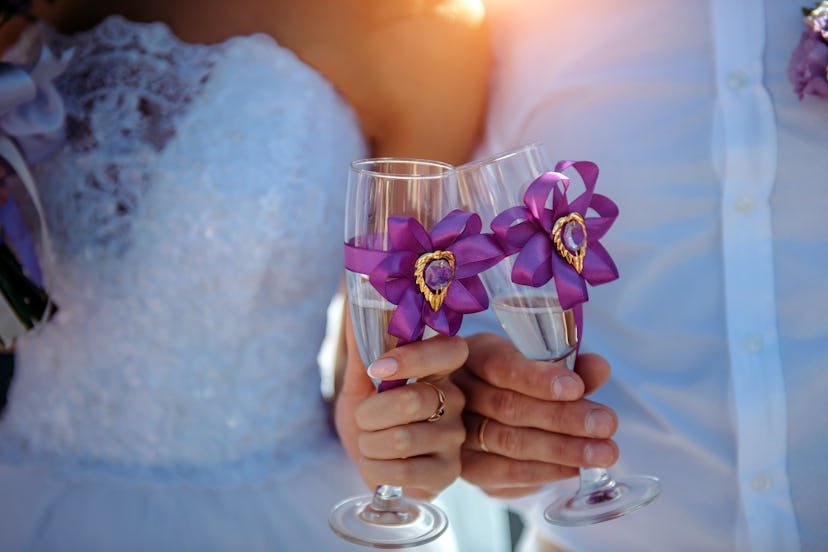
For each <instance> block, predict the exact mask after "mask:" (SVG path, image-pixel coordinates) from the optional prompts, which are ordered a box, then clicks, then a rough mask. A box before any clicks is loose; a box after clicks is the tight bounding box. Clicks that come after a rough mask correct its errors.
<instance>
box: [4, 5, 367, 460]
mask: <svg viewBox="0 0 828 552" xmlns="http://www.w3.org/2000/svg"><path fill="white" fill-rule="evenodd" d="M41 32H44V33H45V34H46V35H47V39H48V41H49V43H50V45H51V46H52V47H53V48H54V49H55V50H56V51H58V52H60V51H64V50H66V49H67V48H73V49H74V54H73V60H74V61H73V62H72V63H71V64H70V67H69V69H68V70H67V71H66V73H65V74H64V75H62V76H61V77H60V78H59V80H58V81H57V83H56V84H57V85H58V88H59V89H60V90H61V91H62V92H63V93H64V96H65V101H66V105H67V114H68V118H67V131H68V144H67V146H66V147H65V148H64V150H63V151H62V152H61V153H60V154H59V155H57V156H56V157H54V158H52V159H50V160H49V161H47V162H45V163H43V164H41V165H40V166H38V167H36V169H35V177H36V179H37V182H38V186H39V188H40V192H41V194H42V199H43V203H44V208H45V210H46V218H47V222H48V224H49V227H50V230H51V233H52V237H53V242H54V244H53V245H54V253H55V254H54V258H53V259H52V260H51V261H49V262H46V263H45V266H44V275H45V280H46V284H47V287H48V288H49V289H50V290H51V292H52V294H53V296H54V299H55V301H56V303H57V304H58V305H59V307H60V310H59V312H58V314H57V315H56V316H55V317H54V319H53V320H51V321H50V322H49V323H48V324H46V325H44V326H43V327H42V329H41V330H40V331H39V332H37V333H35V334H34V335H31V336H29V337H27V338H26V339H24V340H22V341H21V342H20V343H19V346H18V366H17V372H16V375H15V381H14V385H13V389H12V395H11V401H10V405H9V409H8V411H7V413H6V416H5V418H4V420H3V422H2V424H0V441H5V442H18V443H19V444H20V446H21V447H24V448H25V449H26V450H28V451H32V452H33V453H37V454H44V455H50V454H59V455H62V456H69V457H75V458H77V459H78V460H79V461H81V462H86V461H92V462H102V463H111V464H115V465H126V466H136V467H149V468H156V467H162V468H172V469H173V470H175V469H179V468H180V469H181V470H187V469H190V468H193V467H200V466H212V465H223V464H233V463H238V462H243V461H244V459H245V458H250V457H261V458H268V459H273V458H275V457H278V456H279V455H280V454H281V453H283V452H285V451H294V450H296V448H297V447H300V448H301V442H302V441H306V442H307V443H308V446H310V443H312V442H313V440H314V438H315V436H318V435H319V434H320V433H321V432H324V431H327V430H326V427H325V422H324V420H325V417H326V416H327V413H326V412H325V409H324V407H323V406H322V405H321V404H320V401H319V398H318V397H319V381H318V375H317V374H318V371H317V370H316V353H317V351H318V348H319V343H320V341H321V338H322V335H323V331H324V318H325V305H326V302H327V300H328V299H329V298H330V296H331V294H332V292H333V291H334V289H335V287H336V285H337V282H338V279H339V277H340V274H341V268H340V267H341V240H340V236H341V232H342V211H343V199H344V198H343V196H344V180H345V176H346V169H347V163H348V162H349V161H350V160H351V159H354V158H356V157H359V156H362V155H363V154H364V153H365V151H364V144H363V140H362V137H361V134H360V133H359V129H358V125H357V122H356V118H355V116H354V114H353V112H352V110H351V109H350V108H349V107H348V106H347V105H346V104H345V103H344V102H343V101H342V100H341V98H340V97H339V96H338V95H337V94H336V92H335V91H334V89H333V88H332V86H331V85H330V84H329V83H328V82H327V81H325V80H324V79H323V78H322V76H321V75H320V74H318V73H317V72H316V71H315V70H313V69H312V68H310V67H308V66H307V65H305V64H303V63H302V62H301V61H300V60H299V59H298V58H297V57H296V56H295V55H294V54H293V53H292V52H290V51H289V50H286V49H284V48H282V47H280V46H278V45H277V44H275V43H274V41H273V40H272V39H271V38H270V37H269V36H266V35H253V36H247V37H236V38H233V39H230V40H228V41H226V42H224V43H221V44H218V45H214V46H204V45H192V44H186V43H182V42H180V41H179V40H177V39H176V38H175V37H174V36H173V35H172V34H171V33H170V31H169V29H168V28H167V27H166V26H164V25H162V24H136V23H131V22H128V21H126V20H124V19H122V18H120V17H111V18H109V19H107V20H106V21H105V22H104V23H102V24H101V25H99V26H98V27H96V28H95V29H94V30H92V31H90V32H88V33H84V34H80V35H75V36H72V37H65V36H59V35H56V34H54V33H53V32H51V31H50V30H48V29H41Z"/></svg>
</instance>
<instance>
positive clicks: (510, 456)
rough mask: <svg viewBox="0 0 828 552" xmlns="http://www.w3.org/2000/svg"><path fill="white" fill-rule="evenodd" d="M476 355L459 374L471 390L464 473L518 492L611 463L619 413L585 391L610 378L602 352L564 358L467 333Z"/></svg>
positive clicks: (500, 491) (490, 488)
mask: <svg viewBox="0 0 828 552" xmlns="http://www.w3.org/2000/svg"><path fill="white" fill-rule="evenodd" d="M467 343H468V345H469V358H468V360H467V361H466V364H465V366H464V367H463V368H462V369H461V370H458V371H456V372H455V373H454V374H453V375H452V380H453V381H454V382H455V383H456V384H457V386H458V387H460V389H462V391H463V393H464V394H465V396H466V409H465V411H464V413H463V419H464V422H465V424H466V442H465V444H464V446H463V452H462V464H463V470H462V477H463V478H464V479H466V480H467V481H469V482H470V483H472V484H474V485H477V486H478V487H480V488H481V489H482V490H483V491H484V492H486V493H487V494H489V495H491V496H498V497H504V498H505V497H518V496H523V495H526V494H529V493H532V492H534V491H536V490H537V489H538V488H540V487H541V486H542V485H543V484H545V483H548V482H551V481H557V480H560V479H565V478H569V477H574V476H576V475H578V467H580V466H585V467H609V466H611V465H612V464H614V463H615V462H616V460H617V459H618V447H617V446H616V444H615V443H614V442H613V441H612V440H611V439H610V438H611V437H612V435H613V434H614V433H615V430H616V429H617V425H618V422H617V418H616V415H615V413H614V412H613V411H612V410H611V409H609V408H607V407H606V406H604V405H601V404H598V403H595V402H593V401H590V400H588V399H585V398H584V396H586V395H588V394H589V393H591V392H593V391H594V390H595V389H597V388H598V387H600V386H601V385H602V384H603V383H604V382H605V381H606V380H607V378H608V377H609V374H610V367H609V364H608V363H607V362H606V360H604V358H603V357H601V356H599V355H595V354H582V355H580V356H579V357H578V360H577V362H576V366H575V371H574V372H573V371H570V370H568V369H567V367H566V365H565V363H564V362H563V361H561V362H546V361H535V360H529V359H527V358H526V357H524V356H523V355H522V354H520V352H519V351H518V350H517V349H516V348H515V347H514V345H512V343H511V342H510V341H508V340H506V339H504V338H503V337H500V336H497V335H494V334H476V335H473V336H471V337H469V338H468V339H467Z"/></svg>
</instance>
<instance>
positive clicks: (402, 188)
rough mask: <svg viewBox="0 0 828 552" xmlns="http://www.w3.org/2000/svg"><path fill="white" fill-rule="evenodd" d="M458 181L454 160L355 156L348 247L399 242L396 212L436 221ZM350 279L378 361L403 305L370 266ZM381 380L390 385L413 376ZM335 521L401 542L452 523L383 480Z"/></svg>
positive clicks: (358, 331)
mask: <svg viewBox="0 0 828 552" xmlns="http://www.w3.org/2000/svg"><path fill="white" fill-rule="evenodd" d="M456 184H457V181H456V173H455V172H454V167H452V166H451V165H448V164H445V163H440V162H436V161H427V160H415V159H395V158H384V159H364V160H359V161H355V162H353V163H352V164H351V167H350V171H349V177H348V190H347V204H346V215H345V242H346V247H348V246H351V247H354V248H361V249H362V251H363V252H366V251H368V252H370V251H374V252H383V251H389V250H391V249H392V244H391V239H390V237H389V232H388V218H389V217H392V216H402V217H411V218H413V219H415V220H417V221H419V222H420V223H421V224H422V225H423V226H424V227H425V228H428V227H430V226H432V225H433V224H434V223H435V222H436V221H438V220H439V219H440V218H441V217H442V216H443V215H445V214H446V213H448V212H449V211H450V210H451V208H452V207H454V206H456V204H457V199H456V194H457V186H456ZM346 264H347V261H346ZM346 280H347V288H348V300H349V303H350V315H351V319H352V321H353V328H354V334H355V337H356V342H357V346H358V349H359V354H360V357H361V358H362V362H363V363H364V364H365V366H370V364H371V363H372V362H373V361H374V360H376V358H377V357H379V356H380V355H381V354H382V353H384V352H386V351H388V350H389V349H391V348H393V347H395V346H397V345H398V344H401V341H402V340H401V339H398V338H397V337H395V336H394V335H391V334H390V333H389V324H391V321H392V317H393V315H394V312H395V311H394V309H395V305H394V304H392V303H390V302H389V301H387V300H386V299H385V298H384V297H383V296H382V295H380V293H379V292H378V291H377V290H376V289H375V288H374V286H373V285H372V283H371V281H370V279H369V275H368V274H366V273H360V272H356V271H353V270H346ZM425 331H426V332H429V329H428V328H426V329H425ZM428 335H429V333H425V334H424V335H423V337H428ZM431 335H433V332H431ZM375 383H378V384H379V388H378V390H379V391H384V390H386V389H389V388H393V387H395V386H398V385H404V384H405V383H406V382H405V381H404V380H402V381H396V382H382V383H379V382H375ZM329 523H330V526H331V528H332V529H333V530H334V532H336V533H337V534H338V535H340V536H341V537H343V538H345V539H347V540H349V541H351V542H355V543H358V544H362V545H366V546H373V547H376V548H393V549H396V548H407V547H411V546H417V545H420V544H424V543H427V542H430V541H432V540H434V539H436V538H437V537H439V536H440V535H441V534H442V533H443V532H444V531H445V530H446V528H447V527H448V519H447V517H446V515H445V513H443V511H442V510H440V509H439V508H438V507H437V506H435V505H434V504H432V503H431V502H428V501H424V500H414V499H411V498H407V497H405V496H404V494H403V490H402V488H401V487H397V486H393V485H380V486H378V487H377V488H376V490H375V491H374V494H373V496H359V497H353V498H350V499H347V500H345V501H343V502H341V503H340V504H338V505H337V506H336V507H335V508H334V510H333V511H332V512H331V515H330V518H329Z"/></svg>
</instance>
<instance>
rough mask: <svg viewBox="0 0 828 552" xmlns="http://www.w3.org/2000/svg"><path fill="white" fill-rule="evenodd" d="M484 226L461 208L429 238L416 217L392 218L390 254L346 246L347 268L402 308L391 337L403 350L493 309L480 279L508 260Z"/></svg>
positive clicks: (392, 323) (391, 325) (397, 311)
mask: <svg viewBox="0 0 828 552" xmlns="http://www.w3.org/2000/svg"><path fill="white" fill-rule="evenodd" d="M482 226H483V225H482V223H481V221H480V217H479V216H478V215H477V214H476V213H469V212H466V211H461V210H459V209H455V210H453V211H452V212H450V213H449V214H448V215H446V216H445V217H444V218H443V219H442V220H440V221H439V222H438V223H437V224H436V225H435V226H434V228H433V229H432V230H431V232H430V233H429V232H427V231H426V230H425V229H424V228H423V226H422V225H421V224H420V223H419V222H418V221H417V220H415V219H413V218H408V217H389V218H388V238H389V242H390V245H391V247H390V249H389V250H388V251H382V250H378V249H369V248H363V247H356V246H354V245H353V243H346V244H345V268H347V269H348V270H350V271H352V272H358V273H360V274H367V275H368V276H369V281H370V282H371V285H372V286H373V287H374V289H376V290H377V292H378V293H379V294H380V295H382V297H384V298H385V299H386V300H387V301H389V302H390V303H392V304H394V305H396V306H397V307H396V309H394V314H393V315H392V316H391V320H390V322H389V324H388V333H389V334H390V335H393V336H395V337H397V338H398V341H397V344H398V345H403V344H406V343H411V342H414V341H418V340H420V339H422V337H423V332H424V331H425V327H426V326H429V327H430V328H432V329H434V330H435V331H437V332H438V333H441V334H443V335H455V334H456V333H457V332H458V330H459V329H460V325H461V322H462V319H463V315H464V314H470V313H474V312H480V311H484V310H486V309H487V308H488V306H489V297H488V295H487V294H486V290H485V288H484V287H483V283H482V282H481V281H480V277H479V276H478V274H479V273H480V272H482V271H484V270H486V269H487V268H489V267H491V266H494V265H495V264H497V263H498V262H500V260H501V259H503V256H504V255H503V250H502V249H501V248H500V246H499V245H498V243H497V241H496V240H495V238H494V236H492V235H491V234H481V233H480V230H481V228H482ZM402 383H404V382H402ZM383 384H391V385H390V386H395V385H398V384H399V382H394V383H392V382H383ZM388 388H390V387H389V386H388V385H381V386H380V390H381V391H382V390H385V389H388Z"/></svg>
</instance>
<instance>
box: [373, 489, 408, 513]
mask: <svg viewBox="0 0 828 552" xmlns="http://www.w3.org/2000/svg"><path fill="white" fill-rule="evenodd" d="M402 502H403V490H402V487H395V486H394V485H380V486H378V487H377V488H376V490H375V491H374V498H373V499H372V500H371V506H373V508H374V509H375V510H379V511H383V512H390V511H395V510H399V509H400V506H402Z"/></svg>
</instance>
